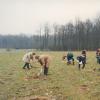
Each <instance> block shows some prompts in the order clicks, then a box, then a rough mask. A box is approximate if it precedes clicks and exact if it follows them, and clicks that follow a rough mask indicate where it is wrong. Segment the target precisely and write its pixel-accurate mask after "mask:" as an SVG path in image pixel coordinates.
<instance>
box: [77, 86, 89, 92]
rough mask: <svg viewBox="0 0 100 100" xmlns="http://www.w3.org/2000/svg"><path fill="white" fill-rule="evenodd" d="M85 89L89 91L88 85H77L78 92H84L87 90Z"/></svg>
mask: <svg viewBox="0 0 100 100" xmlns="http://www.w3.org/2000/svg"><path fill="white" fill-rule="evenodd" d="M87 91H89V87H88V85H81V86H80V87H79V92H81V93H84V92H87Z"/></svg>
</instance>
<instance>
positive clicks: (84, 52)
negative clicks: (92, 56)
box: [82, 50, 87, 64]
mask: <svg viewBox="0 0 100 100" xmlns="http://www.w3.org/2000/svg"><path fill="white" fill-rule="evenodd" d="M82 55H83V56H84V57H85V64H86V57H87V55H86V50H82Z"/></svg>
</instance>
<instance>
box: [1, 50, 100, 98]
mask: <svg viewBox="0 0 100 100" xmlns="http://www.w3.org/2000/svg"><path fill="white" fill-rule="evenodd" d="M26 52H28V51H26V50H12V51H9V52H8V51H0V100H35V99H34V97H41V98H42V97H46V98H47V99H44V100H100V71H99V70H95V71H94V70H93V69H94V68H100V65H99V64H97V63H96V57H95V52H92V51H88V52H87V64H86V67H85V69H83V70H80V71H79V70H78V67H77V62H76V61H75V65H74V66H73V65H67V64H66V61H62V56H63V54H64V53H66V52H58V51H55V52H53V51H51V52H50V51H47V52H44V51H35V52H36V53H37V54H49V55H50V56H51V57H52V61H51V64H50V68H49V75H48V77H47V79H46V80H44V79H42V78H36V79H35V78H33V76H34V75H36V74H37V73H38V72H39V70H40V64H38V63H37V62H35V63H33V68H32V69H30V70H27V69H26V70H24V69H22V67H23V64H24V63H23V62H22V57H23V55H24V54H25V53H26ZM73 53H74V55H75V58H76V57H77V56H78V55H79V54H80V53H81V52H73ZM27 78H29V79H27ZM36 100H39V99H36ZM41 100H42V99H41Z"/></svg>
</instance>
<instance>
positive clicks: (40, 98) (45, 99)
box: [29, 96, 50, 100]
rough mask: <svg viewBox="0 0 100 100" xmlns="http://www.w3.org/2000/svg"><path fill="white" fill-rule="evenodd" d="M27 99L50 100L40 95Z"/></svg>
mask: <svg viewBox="0 0 100 100" xmlns="http://www.w3.org/2000/svg"><path fill="white" fill-rule="evenodd" d="M29 100H50V98H49V97H45V96H41V97H35V98H30V99H29Z"/></svg>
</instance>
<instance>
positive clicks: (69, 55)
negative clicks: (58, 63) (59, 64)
mask: <svg viewBox="0 0 100 100" xmlns="http://www.w3.org/2000/svg"><path fill="white" fill-rule="evenodd" d="M64 59H66V61H67V65H69V64H73V65H74V64H75V59H74V55H73V53H72V52H68V53H67V55H64V56H63V60H64ZM77 61H78V68H79V70H80V68H81V65H82V69H84V68H85V64H86V50H83V51H82V53H81V55H79V56H77Z"/></svg>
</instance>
